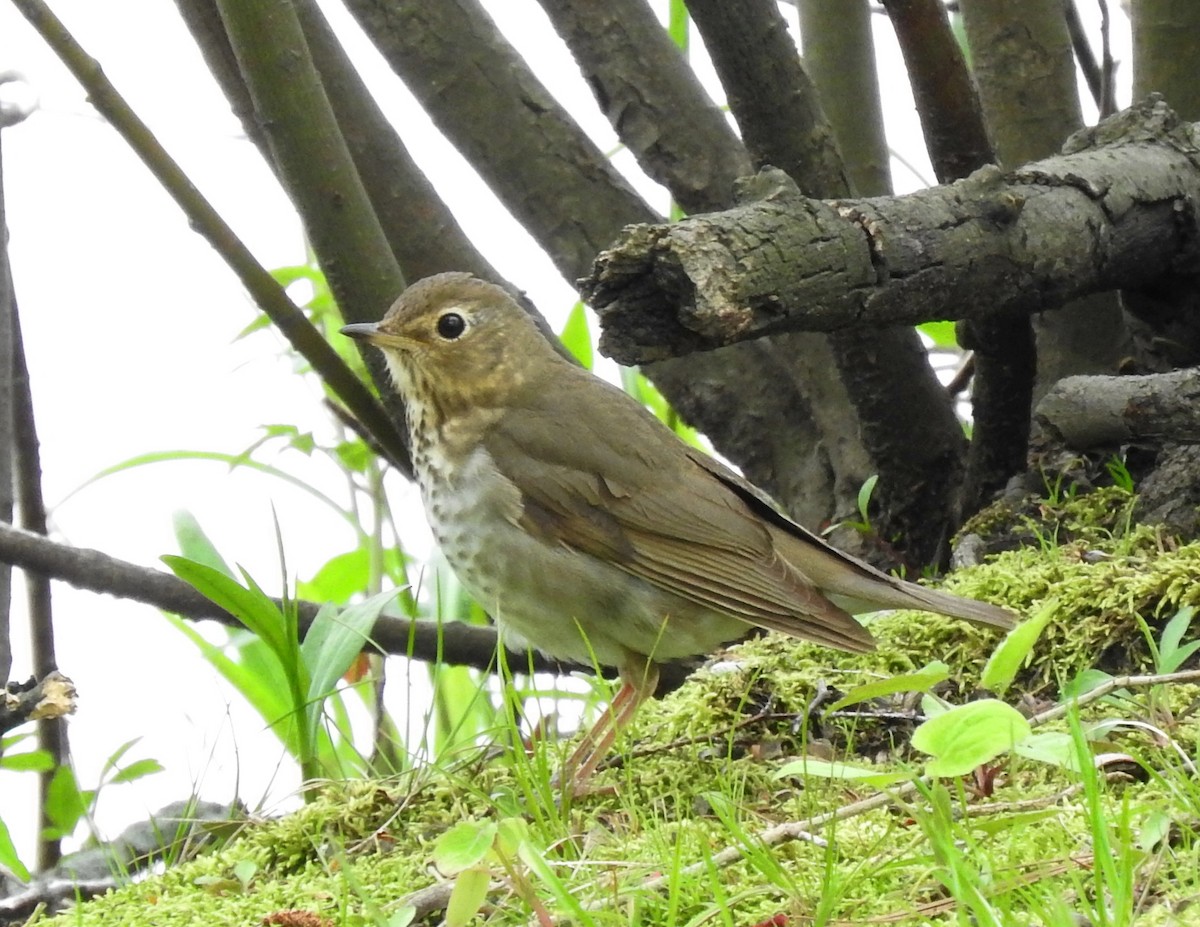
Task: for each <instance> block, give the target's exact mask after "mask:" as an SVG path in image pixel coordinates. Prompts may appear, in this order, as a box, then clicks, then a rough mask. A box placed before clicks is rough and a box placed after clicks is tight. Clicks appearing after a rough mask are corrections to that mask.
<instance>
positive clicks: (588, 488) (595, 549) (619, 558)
mask: <svg viewBox="0 0 1200 927" xmlns="http://www.w3.org/2000/svg"><path fill="white" fill-rule="evenodd" d="M590 392H592V391H591V390H588V391H581V393H590ZM614 398H615V397H614ZM562 399H563V397H559V400H562ZM564 406H565V408H564ZM610 406H611V404H610ZM616 409H617V411H613V409H612V408H611V407H610V408H608V409H606V412H609V413H610V414H609V415H606V416H605V418H604V426H605V427H606V428H607V429H610V430H609V431H608V432H607V433H604V434H601V433H599V432H598V431H597V428H598V424H597V420H596V418H595V417H594V413H591V412H590V410H585V409H578V410H574V409H572V408H571V407H570V402H569V401H567V402H564V401H558V400H556V402H555V405H554V409H553V417H551V413H550V411H549V410H547V411H545V412H539V410H538V409H537V408H536V407H535V408H529V409H526V410H524V411H525V413H527V414H522V415H520V416H511V415H510V416H506V417H504V418H503V419H502V420H501V421H499V422H498V423H497V424H496V425H495V426H494V427H493V428H492V430H491V431H490V432H489V433H488V435H487V436H486V437H485V439H484V446H485V448H486V449H487V450H488V451H489V452H490V454H491V456H492V459H493V461H494V462H495V465H496V467H497V468H498V469H499V470H500V471H501V473H502V474H503V475H504V476H506V477H507V478H508V479H509V480H511V481H512V482H513V483H514V484H515V485H516V486H517V487H518V489H519V490H520V493H521V499H522V505H523V511H522V515H521V526H522V527H523V528H524V529H525V530H527V531H529V532H530V533H532V534H534V535H536V536H539V537H541V538H542V539H543V540H545V541H546V542H547V543H557V544H564V545H566V546H569V547H572V548H574V549H576V550H580V551H583V552H585V553H588V554H590V555H592V556H594V557H597V558H599V559H602V560H605V561H607V562H609V563H611V564H613V565H614V566H617V567H619V568H620V569H622V570H625V571H626V572H628V573H630V574H632V575H634V576H638V577H640V578H642V579H644V580H646V581H648V582H650V583H653V584H655V585H657V586H659V587H661V588H663V589H666V590H669V591H671V592H673V593H675V594H677V595H679V596H681V597H683V598H685V599H688V600H690V601H692V602H695V603H697V604H699V605H701V606H703V607H706V608H710V609H712V610H713V611H717V612H721V613H723V614H727V615H732V616H734V617H737V618H741V619H742V620H744V621H746V622H748V623H751V624H755V625H759V626H761V627H766V628H772V629H775V630H779V631H783V632H785V633H788V634H792V635H794V636H797V637H803V638H807V639H809V640H815V641H819V642H821V643H824V644H827V645H829V646H833V647H838V648H841V649H845V650H854V651H862V650H866V649H869V648H870V647H871V646H872V645H871V637H870V634H869V633H868V632H867V631H866V630H865V629H864V628H863V627H862V626H861V625H860V624H858V622H857V621H855V620H854V619H853V618H852V617H851V616H850V615H849V613H847V612H846V611H844V610H843V609H841V608H839V607H838V606H836V605H834V604H833V603H832V602H830V601H829V600H828V599H827V598H825V596H823V595H822V594H821V593H820V592H819V591H818V590H817V589H816V588H815V587H814V585H813V584H812V583H811V582H809V581H807V579H806V578H805V577H804V576H803V575H802V574H801V573H799V572H798V571H797V570H795V569H794V568H793V567H792V565H791V564H789V563H788V562H787V561H786V560H785V559H784V558H783V557H781V556H780V555H779V552H778V551H777V550H776V549H775V546H774V543H773V540H772V534H771V530H770V529H769V528H768V527H767V525H766V524H764V522H763V521H762V520H761V518H760V517H759V515H758V514H757V513H754V512H752V511H751V510H750V509H749V508H748V507H747V505H746V503H745V502H744V500H743V499H742V498H741V497H740V496H739V495H738V494H737V493H735V492H733V491H732V489H731V488H730V486H728V485H727V484H726V483H724V482H723V481H722V480H720V479H718V478H717V475H716V474H715V473H714V472H712V471H711V470H709V469H708V468H707V467H702V466H697V465H696V463H695V461H694V460H693V459H692V457H691V454H690V453H689V449H688V448H687V447H686V445H684V444H682V443H681V442H678V441H677V440H676V439H675V438H674V437H673V436H669V435H667V434H665V433H663V431H662V426H661V425H660V424H659V423H658V422H657V421H655V420H654V419H653V417H652V416H650V415H649V413H647V412H645V410H643V409H641V408H640V407H638V406H637V404H636V403H633V402H632V400H629V399H628V397H625V396H623V395H622V396H620V401H619V402H618V404H617V406H616ZM574 412H577V413H578V414H573V413H574ZM730 475H732V474H730Z"/></svg>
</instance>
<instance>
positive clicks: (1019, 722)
mask: <svg viewBox="0 0 1200 927" xmlns="http://www.w3.org/2000/svg"><path fill="white" fill-rule="evenodd" d="M1029 734H1030V728H1029V722H1028V721H1027V720H1025V718H1024V716H1022V715H1021V713H1020V712H1019V711H1017V710H1016V709H1015V708H1013V707H1012V706H1011V705H1006V704H1005V703H1004V702H1001V701H999V700H997V699H981V700H980V701H978V702H968V703H967V704H966V705H959V706H957V707H956V708H952V709H951V710H950V711H947V712H946V713H945V714H941V715H938V716H937V717H936V718H930V719H929V720H928V721H926V722H925V723H923V724H921V725H920V726H918V727H917V729H916V730H915V731H913V736H912V745H913V747H915V748H916V749H918V750H920V751H921V752H922V753H928V754H929V755H930V756H932V757H933V759H932V760H930V761H929V762H928V763H927V764H926V766H925V772H926V773H928V774H929V775H931V776H965V775H966V774H967V773H969V772H971V770H973V769H975V768H976V767H977V766H982V765H983V764H984V763H989V762H991V761H992V760H994V759H995V758H996V757H998V756H1000V755H1001V754H1004V753H1007V752H1008V751H1010V750H1012V749H1013V747H1014V746H1015V745H1016V744H1019V743H1020V742H1021V741H1023V740H1025V738H1027V737H1028V736H1029Z"/></svg>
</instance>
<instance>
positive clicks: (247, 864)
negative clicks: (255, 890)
mask: <svg viewBox="0 0 1200 927" xmlns="http://www.w3.org/2000/svg"><path fill="white" fill-rule="evenodd" d="M256 875H258V863H256V862H255V861H254V860H252V859H239V860H238V861H237V862H236V863H234V864H233V877H234V878H235V879H237V880H238V881H239V882H241V883H242V888H249V887H250V881H251V880H252V879H253V878H254V877H255V876H256Z"/></svg>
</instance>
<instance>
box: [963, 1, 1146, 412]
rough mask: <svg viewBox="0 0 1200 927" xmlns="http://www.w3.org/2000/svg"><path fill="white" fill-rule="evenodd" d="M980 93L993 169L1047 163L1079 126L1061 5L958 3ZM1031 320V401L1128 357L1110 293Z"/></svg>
mask: <svg viewBox="0 0 1200 927" xmlns="http://www.w3.org/2000/svg"><path fill="white" fill-rule="evenodd" d="M960 7H961V9H962V16H963V25H964V26H965V28H966V33H967V41H968V43H969V44H970V47H971V58H972V66H973V68H974V71H975V78H976V82H977V84H978V86H979V94H980V97H981V99H982V102H983V109H984V113H985V114H986V116H987V122H988V127H989V129H990V130H991V135H992V141H993V143H994V144H995V146H996V153H997V155H998V156H999V163H1000V164H1001V165H1003V166H1005V167H1009V168H1011V167H1014V166H1016V165H1018V164H1025V163H1026V162H1028V161H1033V160H1036V159H1039V158H1045V157H1048V156H1049V155H1051V154H1053V153H1054V152H1055V151H1057V150H1058V149H1059V147H1060V146H1061V145H1062V143H1063V139H1064V138H1066V136H1067V135H1069V134H1070V133H1072V132H1074V131H1076V130H1078V129H1079V128H1080V127H1082V125H1083V116H1082V115H1081V110H1080V104H1079V93H1078V90H1077V88H1076V79H1075V61H1074V57H1073V54H1072V51H1071V38H1070V34H1069V32H1068V30H1067V23H1066V16H1065V13H1064V10H1063V3H1062V0H1006V2H1005V3H995V2H993V0H962V3H961V4H960ZM1054 308H1056V309H1057V310H1058V311H1056V312H1054V313H1052V314H1048V315H1045V316H1041V317H1036V318H1034V319H1033V325H1034V329H1035V331H1036V333H1037V344H1038V357H1037V365H1038V375H1037V383H1036V386H1035V395H1038V396H1040V395H1041V394H1043V393H1044V392H1045V391H1046V390H1047V389H1048V388H1049V387H1050V386H1051V385H1052V384H1053V383H1054V382H1055V381H1056V380H1058V379H1059V378H1061V377H1064V376H1068V375H1070V374H1076V373H1115V372H1116V370H1117V365H1118V364H1119V362H1120V360H1121V359H1122V358H1123V357H1125V356H1126V355H1127V354H1128V352H1129V350H1130V343H1129V338H1128V333H1127V331H1126V328H1125V323H1124V320H1123V318H1122V315H1121V309H1120V304H1119V302H1118V300H1117V298H1116V294H1105V295H1095V296H1091V297H1089V298H1086V299H1084V300H1083V301H1081V302H1080V304H1079V305H1078V306H1062V307H1054Z"/></svg>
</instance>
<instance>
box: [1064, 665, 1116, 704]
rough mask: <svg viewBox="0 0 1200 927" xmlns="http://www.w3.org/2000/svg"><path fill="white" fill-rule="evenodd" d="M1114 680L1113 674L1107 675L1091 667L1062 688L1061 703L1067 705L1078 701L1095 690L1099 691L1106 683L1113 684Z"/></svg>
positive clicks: (1080, 672) (1081, 671)
mask: <svg viewBox="0 0 1200 927" xmlns="http://www.w3.org/2000/svg"><path fill="white" fill-rule="evenodd" d="M1112 678H1113V677H1112V674H1111V673H1106V672H1104V670H1099V669H1095V668H1091V667H1090V668H1088V669H1085V670H1080V671H1079V673H1078V675H1076V676H1075V677H1074V678H1073V679H1071V680H1070V681H1069V682H1068V683H1067V684H1066V685H1065V686H1063V687H1062V693H1061V695H1060V697H1059V703H1060V704H1066V703H1067V702H1069V701H1072V700H1073V699H1077V698H1079V697H1080V696H1082V695H1086V694H1087V693H1088V692H1091V691H1092V690H1093V689H1098V688H1100V686H1102V685H1104V684H1105V683H1108V682H1111V681H1112Z"/></svg>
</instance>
